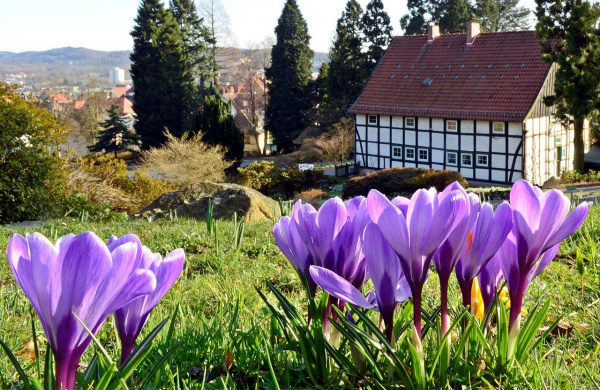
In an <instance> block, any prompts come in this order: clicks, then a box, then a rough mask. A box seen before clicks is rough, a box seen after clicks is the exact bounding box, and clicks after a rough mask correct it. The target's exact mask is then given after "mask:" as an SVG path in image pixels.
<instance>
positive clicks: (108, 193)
mask: <svg viewBox="0 0 600 390" xmlns="http://www.w3.org/2000/svg"><path fill="white" fill-rule="evenodd" d="M78 164H79V166H78V168H77V169H75V170H73V171H72V172H71V173H70V174H69V186H70V187H71V190H72V191H73V192H74V193H79V194H83V195H85V196H86V198H87V199H89V201H90V202H91V203H93V204H96V205H100V204H104V203H108V204H110V206H111V208H112V209H113V210H114V211H125V212H127V213H128V214H133V213H135V212H137V211H139V210H140V209H142V208H143V207H145V206H147V205H149V204H150V203H151V202H152V201H153V200H154V199H156V198H158V197H159V196H160V195H162V194H164V193H165V192H167V191H172V190H174V189H175V188H176V187H175V186H174V185H173V184H170V183H169V182H168V181H166V180H164V179H158V178H153V177H151V176H150V174H149V173H148V171H147V170H145V169H140V170H137V171H135V172H134V173H133V177H132V178H130V177H129V170H128V169H127V165H126V164H125V161H123V160H103V161H101V162H100V163H98V162H97V161H95V160H90V159H80V160H79V162H78Z"/></svg>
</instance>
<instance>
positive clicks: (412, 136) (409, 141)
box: [404, 130, 416, 146]
mask: <svg viewBox="0 0 600 390" xmlns="http://www.w3.org/2000/svg"><path fill="white" fill-rule="evenodd" d="M404 137H406V139H405V140H404V144H405V145H409V146H413V145H416V132H415V131H413V130H406V131H405V132H404Z"/></svg>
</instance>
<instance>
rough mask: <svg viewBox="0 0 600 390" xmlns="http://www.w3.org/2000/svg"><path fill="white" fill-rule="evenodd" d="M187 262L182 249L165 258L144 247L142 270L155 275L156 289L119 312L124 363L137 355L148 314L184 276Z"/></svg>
mask: <svg viewBox="0 0 600 390" xmlns="http://www.w3.org/2000/svg"><path fill="white" fill-rule="evenodd" d="M109 242H110V241H109ZM184 262H185V254H184V253H183V249H181V248H179V249H175V250H174V251H172V252H170V253H169V254H167V255H166V256H165V258H164V259H163V258H162V257H161V255H160V254H159V253H152V251H151V250H150V249H148V248H147V247H145V246H144V247H142V261H141V262H140V265H139V269H140V270H149V271H151V272H152V273H154V275H155V276H156V289H155V290H154V291H153V292H151V293H150V294H147V295H144V296H142V297H140V298H138V299H136V300H134V301H132V302H130V303H128V304H127V305H125V306H123V307H122V308H120V309H118V310H117V311H116V312H115V323H116V326H117V331H118V333H119V338H120V339H121V363H123V362H124V361H125V360H126V359H127V358H128V357H129V355H131V352H133V345H134V343H135V340H136V339H137V337H138V335H139V334H140V332H141V331H142V328H143V327H144V324H145V323H146V320H147V319H148V315H150V312H152V310H154V307H155V306H156V305H157V304H158V302H159V301H160V300H161V299H162V298H163V297H164V296H165V294H166V293H167V291H169V289H170V288H171V287H172V286H173V284H174V283H175V281H176V280H177V278H178V277H179V275H180V274H181V270H182V269H183V263H184Z"/></svg>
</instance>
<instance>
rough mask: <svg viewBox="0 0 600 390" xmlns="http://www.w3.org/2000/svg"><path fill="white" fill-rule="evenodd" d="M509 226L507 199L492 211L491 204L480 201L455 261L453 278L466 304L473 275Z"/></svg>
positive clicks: (484, 263)
mask: <svg viewBox="0 0 600 390" xmlns="http://www.w3.org/2000/svg"><path fill="white" fill-rule="evenodd" d="M511 228H512V216H511V208H510V205H509V204H508V203H506V202H503V203H502V204H500V205H499V206H498V208H497V209H496V212H495V213H494V208H493V207H492V205H491V204H489V203H483V204H482V205H481V208H480V209H479V214H478V216H477V221H476V222H475V224H474V225H473V227H472V229H471V233H470V234H469V238H468V245H467V248H466V250H465V251H463V252H462V255H461V257H460V259H459V260H458V262H457V264H456V278H457V279H458V284H459V285H460V290H461V292H462V296H463V304H464V305H465V306H471V288H472V285H473V279H475V277H476V276H477V275H479V273H480V272H481V269H482V268H483V267H485V265H486V264H487V263H488V261H490V259H491V258H492V256H494V254H496V253H497V252H498V249H499V248H500V246H501V245H502V243H503V242H504V241H505V240H506V236H507V235H508V233H509V232H510V229H511ZM479 283H480V284H481V281H479Z"/></svg>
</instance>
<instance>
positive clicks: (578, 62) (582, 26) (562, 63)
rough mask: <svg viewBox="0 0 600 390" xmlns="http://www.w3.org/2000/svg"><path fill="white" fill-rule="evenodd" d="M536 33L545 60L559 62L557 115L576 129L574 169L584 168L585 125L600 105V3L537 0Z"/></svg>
mask: <svg viewBox="0 0 600 390" xmlns="http://www.w3.org/2000/svg"><path fill="white" fill-rule="evenodd" d="M536 3H537V8H536V16H537V18H538V23H537V26H536V34H537V37H538V39H539V41H540V45H541V47H542V53H543V56H544V60H546V61H548V62H551V63H556V64H558V70H557V72H556V79H555V83H554V95H553V96H549V97H547V98H546V99H545V103H546V104H547V105H556V110H557V113H556V114H557V116H558V117H559V118H560V119H561V120H563V122H564V123H565V124H566V125H567V126H570V125H571V124H572V125H573V130H574V140H573V142H574V146H575V156H574V169H576V170H578V171H580V172H583V156H584V139H583V127H584V122H585V119H586V118H590V116H592V115H593V114H595V113H597V112H598V110H599V109H600V28H599V27H598V22H599V18H600V6H599V5H598V4H591V3H590V2H589V1H584V0H565V1H555V0H536Z"/></svg>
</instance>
